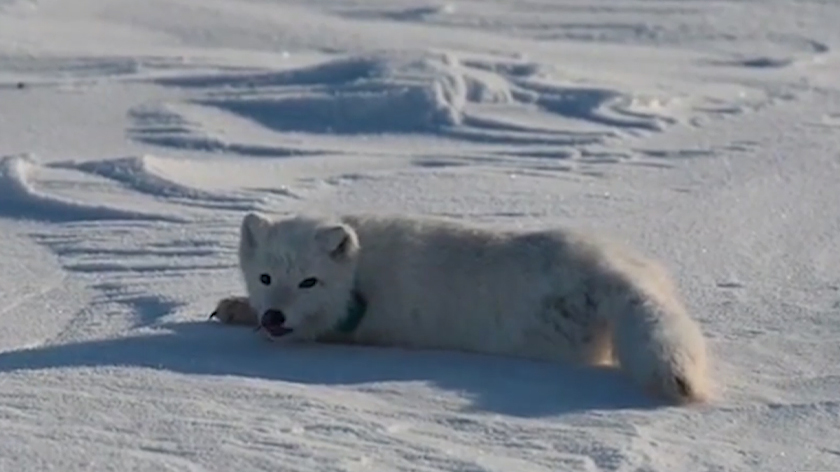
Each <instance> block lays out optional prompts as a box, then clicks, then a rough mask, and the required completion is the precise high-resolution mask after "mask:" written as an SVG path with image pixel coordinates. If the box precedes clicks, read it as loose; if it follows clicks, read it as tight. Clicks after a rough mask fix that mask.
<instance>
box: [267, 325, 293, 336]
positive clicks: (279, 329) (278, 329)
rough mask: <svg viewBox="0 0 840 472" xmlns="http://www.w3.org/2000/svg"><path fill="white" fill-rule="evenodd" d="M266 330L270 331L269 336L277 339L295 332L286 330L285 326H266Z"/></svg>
mask: <svg viewBox="0 0 840 472" xmlns="http://www.w3.org/2000/svg"><path fill="white" fill-rule="evenodd" d="M265 330H266V331H268V334H270V335H272V336H275V337H280V336H285V335H287V334H289V333H291V332H292V331H294V330H293V329H291V328H284V327H283V326H266V327H265Z"/></svg>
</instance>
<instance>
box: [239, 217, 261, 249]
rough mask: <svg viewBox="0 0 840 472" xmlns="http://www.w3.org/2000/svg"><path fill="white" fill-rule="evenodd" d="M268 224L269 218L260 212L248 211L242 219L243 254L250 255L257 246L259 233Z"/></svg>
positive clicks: (241, 239) (240, 234) (240, 240)
mask: <svg viewBox="0 0 840 472" xmlns="http://www.w3.org/2000/svg"><path fill="white" fill-rule="evenodd" d="M267 225H268V220H267V219H266V218H265V217H264V216H262V215H260V214H258V213H254V212H251V213H248V214H247V215H245V218H243V219H242V226H241V228H240V231H239V252H240V254H241V255H243V256H249V255H251V254H252V253H253V252H254V249H256V248H257V241H258V240H259V235H260V234H261V232H262V231H264V229H265V227H266V226H267Z"/></svg>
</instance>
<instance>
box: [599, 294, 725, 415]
mask: <svg viewBox="0 0 840 472" xmlns="http://www.w3.org/2000/svg"><path fill="white" fill-rule="evenodd" d="M657 295H658V296H657ZM665 295H666V296H664V297H663V296H662V294H654V295H643V296H639V297H631V298H630V299H629V301H628V303H627V306H626V307H624V309H623V310H621V311H622V313H621V314H619V315H618V316H617V318H616V319H615V320H614V325H613V327H614V328H613V351H614V355H615V357H616V360H617V361H618V363H619V364H620V366H621V369H622V370H623V371H625V372H627V373H628V374H629V375H630V376H631V377H632V378H633V379H634V380H635V381H636V382H637V383H639V384H640V385H641V386H642V387H643V388H645V389H647V390H648V391H650V392H652V393H654V394H656V395H659V396H661V397H664V398H666V399H668V400H670V401H673V402H676V403H696V402H704V401H706V400H708V399H709V395H710V384H709V380H708V366H707V353H706V342H705V339H704V338H703V334H702V332H701V331H700V328H699V326H698V325H697V323H695V321H694V320H692V319H691V318H690V317H689V316H688V314H687V312H686V310H685V308H684V307H683V306H682V304H681V303H680V302H679V301H678V300H676V298H675V296H674V295H672V294H670V293H666V294H665Z"/></svg>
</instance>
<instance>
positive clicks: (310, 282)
mask: <svg viewBox="0 0 840 472" xmlns="http://www.w3.org/2000/svg"><path fill="white" fill-rule="evenodd" d="M317 283H318V279H316V278H315V277H309V278H308V279H303V280H302V281H301V282H300V283H299V284H298V287H300V288H311V287H314V286H315V284H317Z"/></svg>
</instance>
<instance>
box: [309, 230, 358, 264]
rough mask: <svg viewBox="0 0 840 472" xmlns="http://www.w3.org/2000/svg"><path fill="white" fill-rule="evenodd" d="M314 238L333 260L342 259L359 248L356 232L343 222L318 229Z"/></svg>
mask: <svg viewBox="0 0 840 472" xmlns="http://www.w3.org/2000/svg"><path fill="white" fill-rule="evenodd" d="M315 240H316V241H318V244H319V245H320V246H321V247H322V248H323V249H324V250H325V251H327V253H328V254H329V255H330V257H332V258H333V259H335V260H344V259H346V258H348V257H351V256H352V255H353V254H355V253H356V251H358V250H359V238H358V236H357V235H356V232H355V231H353V228H351V227H349V226H347V225H344V224H341V225H336V226H328V227H325V228H321V229H319V230H318V232H317V233H315Z"/></svg>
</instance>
